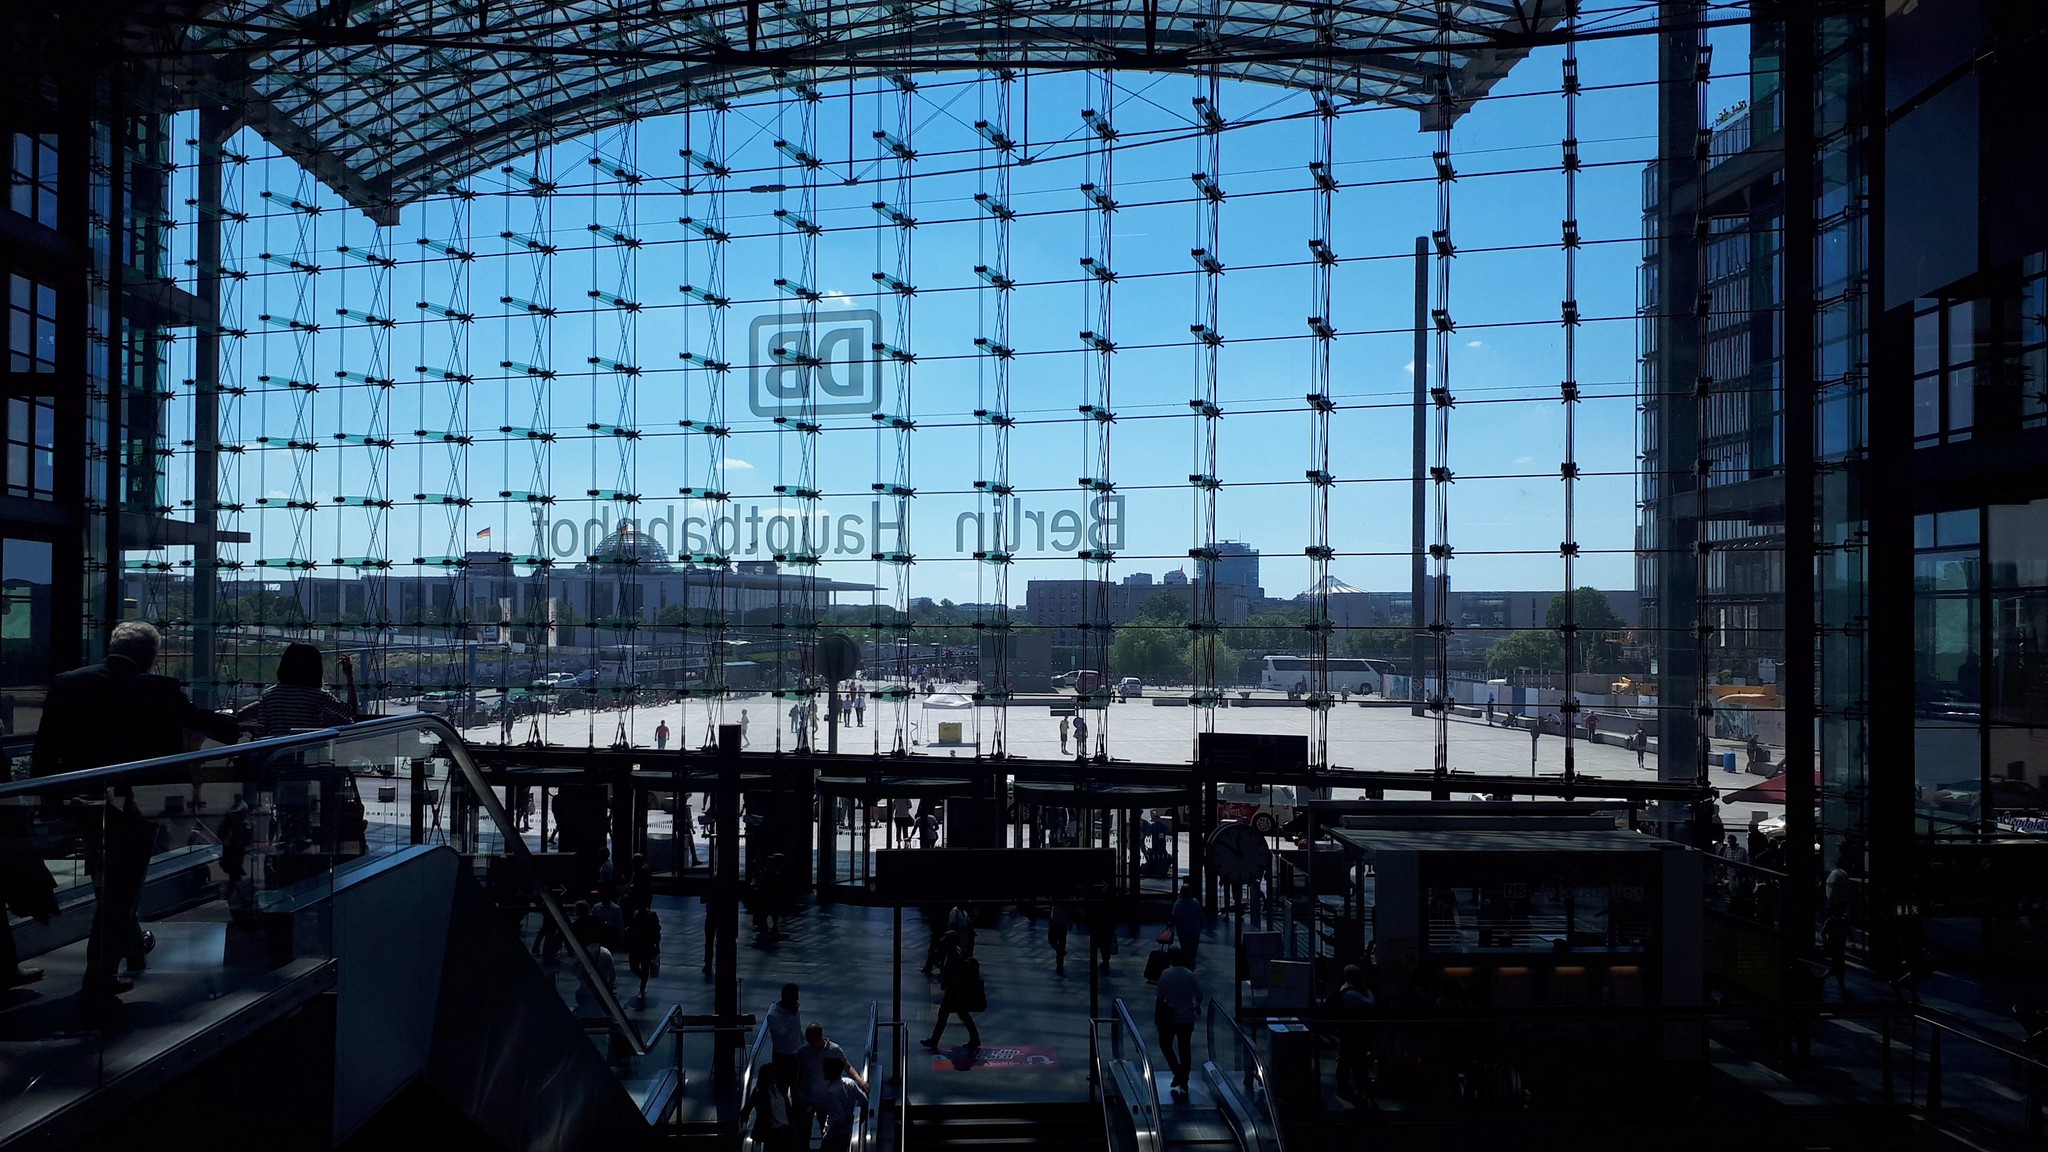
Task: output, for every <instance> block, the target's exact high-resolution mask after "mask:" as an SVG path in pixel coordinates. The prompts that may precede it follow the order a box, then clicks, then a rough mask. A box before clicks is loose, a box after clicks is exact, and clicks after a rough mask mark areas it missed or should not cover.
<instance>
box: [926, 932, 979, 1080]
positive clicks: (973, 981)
mask: <svg viewBox="0 0 2048 1152" xmlns="http://www.w3.org/2000/svg"><path fill="white" fill-rule="evenodd" d="M939 989H940V992H939V1018H938V1021H937V1022H936V1023H934V1024H933V1025H932V1034H931V1035H930V1036H927V1037H925V1039H924V1041H923V1043H924V1046H925V1047H927V1048H930V1049H932V1050H934V1051H937V1050H938V1047H939V1037H940V1036H942V1035H943V1034H944V1033H945V1031H946V1024H947V1022H948V1021H950V1020H951V1019H952V1018H953V1017H954V1016H956V1015H957V1016H959V1017H960V1020H961V1022H962V1023H964V1024H966V1025H967V1047H968V1048H969V1050H972V1049H975V1048H979V1047H981V1028H980V1026H979V1025H977V1024H976V1023H975V1022H974V1013H976V1012H980V1011H984V1010H986V1009H987V1007H988V989H987V986H986V985H984V984H983V983H982V981H981V964H980V962H979V961H977V960H975V959H974V958H973V957H972V956H969V955H967V954H966V953H965V952H963V951H961V949H960V936H959V934H958V933H956V932H952V931H948V932H947V933H946V934H945V935H944V936H942V937H940V941H939Z"/></svg>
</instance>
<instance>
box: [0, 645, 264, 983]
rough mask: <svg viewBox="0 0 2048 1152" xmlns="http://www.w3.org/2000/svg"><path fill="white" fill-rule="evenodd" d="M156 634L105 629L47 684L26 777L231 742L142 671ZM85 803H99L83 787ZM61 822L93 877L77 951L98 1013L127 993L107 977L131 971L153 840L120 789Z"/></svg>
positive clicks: (138, 958)
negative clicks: (102, 655)
mask: <svg viewBox="0 0 2048 1152" xmlns="http://www.w3.org/2000/svg"><path fill="white" fill-rule="evenodd" d="M158 643H159V641H158V637H157V631H156V629H155V628H154V627H152V626H150V625H149V624H146V623H143V622H142V621H139V620H128V621H123V622H122V623H120V624H117V625H115V626H114V631H113V635H112V636H111V637H109V638H108V640H107V658H106V661H105V662H104V663H101V664H97V665H94V666H91V667H87V668H80V669H77V670H76V671H72V672H65V673H62V674H60V675H58V676H57V677H56V678H55V679H53V680H52V681H50V693H49V696H48V697H47V699H46V700H45V702H44V704H43V719H42V725H41V727H40V728H38V729H37V732H36V747H35V756H34V759H33V760H32V761H31V763H30V771H31V772H32V773H33V774H34V775H36V776H39V777H40V776H55V775H59V774H61V773H65V772H80V771H84V770H86V769H89V768H104V767H107V766H109V765H113V764H125V763H128V762H129V761H133V760H147V759H150V758H152V757H157V756H172V755H176V754H177V753H179V752H183V751H184V750H185V734H186V733H187V732H188V731H189V732H197V733H200V734H202V735H205V736H210V737H212V738H213V739H215V740H218V741H220V742H221V743H223V744H232V743H234V742H235V741H236V740H239V739H240V738H241V727H240V726H239V725H238V724H236V722H235V719H234V717H232V716H227V715H224V714H222V713H218V712H207V711H205V710H203V709H201V708H199V707H198V706H197V705H195V704H193V703H192V701H191V700H190V699H188V698H187V697H186V695H185V689H184V688H183V687H182V686H180V685H179V683H178V682H177V681H176V680H173V679H172V678H170V677H169V676H157V675H152V674H151V673H150V668H151V667H152V666H153V665H155V663H156V654H157V646H158ZM88 795H91V796H94V797H97V796H101V795H104V790H103V789H92V790H91V791H90V792H89V793H88ZM63 815H64V818H67V819H70V820H72V821H73V822H74V823H75V824H77V826H78V830H79V834H80V836H81V837H83V838H84V840H85V842H86V863H87V867H88V869H89V870H90V871H91V872H92V875H93V887H94V889H95V899H94V902H93V917H92V934H91V935H90V936H88V937H87V939H86V946H85V985H84V1000H85V1002H86V1004H87V1006H88V1007H94V1006H99V1005H104V1004H105V1003H107V1002H108V1001H110V1000H111V999H112V998H113V997H115V996H117V995H119V994H120V993H122V992H125V991H127V990H128V989H129V988H132V987H134V984H133V982H132V981H129V980H124V979H122V978H120V977H119V976H117V975H115V968H116V967H117V966H118V965H119V964H120V962H121V960H123V959H126V960H127V961H128V970H129V971H130V972H138V971H141V970H142V968H143V966H144V965H145V964H146V963H147V961H146V960H145V959H144V953H145V948H144V943H143V938H142V925H141V923H140V922H139V921H138V920H137V919H136V905H137V903H138V902H139V901H140V900H141V898H142V885H143V881H144V880H145V878H146V877H147V875H148V872H149V858H150V856H151V854H152V852H153V851H154V848H155V842H156V824H155V823H154V822H153V821H150V820H148V819H145V818H144V817H143V816H142V814H141V813H140V812H138V811H137V810H136V807H135V799H134V796H133V794H132V793H130V791H129V790H128V789H126V788H116V789H115V790H114V797H113V799H111V800H105V801H102V800H97V799H93V800H83V801H80V800H73V801H70V802H68V803H66V804H65V805H64V810H63Z"/></svg>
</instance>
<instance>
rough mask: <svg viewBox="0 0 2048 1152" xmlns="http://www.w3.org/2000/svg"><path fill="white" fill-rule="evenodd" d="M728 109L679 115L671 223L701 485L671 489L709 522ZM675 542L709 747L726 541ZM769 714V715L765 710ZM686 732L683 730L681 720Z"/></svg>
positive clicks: (723, 308)
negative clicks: (681, 175)
mask: <svg viewBox="0 0 2048 1152" xmlns="http://www.w3.org/2000/svg"><path fill="white" fill-rule="evenodd" d="M730 111H731V104H730V103H729V102H728V101H726V100H724V99H716V100H713V101H712V103H711V106H710V108H709V110H708V111H699V112H693V113H691V114H690V116H689V117H688V118H687V119H686V120H685V122H684V133H685V134H684V138H683V147H682V149H681V150H680V158H681V159H682V160H683V161H684V164H685V168H686V176H685V179H686V180H687V181H688V183H687V184H686V185H685V186H684V191H685V192H686V193H689V194H690V195H688V196H687V198H686V199H685V201H684V209H685V215H683V216H682V217H680V218H679V220H678V223H679V224H682V225H683V226H684V227H685V228H688V229H690V230H691V233H692V236H691V239H690V240H688V241H686V242H685V245H684V249H683V252H684V255H683V260H684V263H683V272H684V275H685V277H686V279H685V280H684V282H683V283H682V284H680V285H678V287H677V291H678V292H680V293H681V294H682V295H683V296H684V298H685V300H686V303H685V305H684V308H685V311H684V313H683V315H684V323H685V328H684V341H685V347H684V349H683V350H682V351H681V352H679V353H677V355H678V357H679V358H680V359H681V360H682V361H683V362H684V364H685V366H686V367H685V387H684V389H683V417H682V420H681V425H680V426H681V429H682V433H683V436H684V441H683V444H684V448H683V455H684V469H685V476H686V477H690V476H693V475H696V476H701V477H702V478H703V479H702V483H701V484H686V485H684V486H683V487H682V489H681V490H680V491H679V493H678V495H680V496H682V497H683V498H684V504H683V507H684V508H685V509H689V508H691V507H695V508H698V509H701V510H702V511H703V514H704V517H705V519H706V520H707V521H715V520H716V519H717V517H718V516H719V515H721V514H722V513H723V511H724V510H725V509H726V508H728V507H730V506H731V488H730V486H729V481H728V478H727V456H726V445H727V442H728V440H729V439H730V436H731V424H730V418H729V416H728V414H727V409H726V392H727V388H728V386H729V383H730V375H731V372H732V362H731V357H730V354H729V353H728V351H727V347H726V321H727V317H728V314H729V310H730V308H731V299H732V297H731V291H730V289H729V288H728V287H727V279H728V271H729V269H728V264H727V253H728V251H729V245H730V242H731V233H730V232H729V231H727V224H726V196H727V192H728V187H729V186H728V177H729V176H730V174H731V171H732V168H731V164H730V159H729V155H728V152H727V147H726V140H727V116H728V113H729V112H730ZM700 125H701V126H702V129H701V132H700V131H699V126H700ZM699 268H701V269H702V270H703V271H702V275H703V279H702V280H701V281H700V280H697V279H696V278H695V274H696V272H697V270H698V269H699ZM700 318H701V320H702V321H703V334H702V336H701V337H699V336H697V335H696V332H695V330H694V329H693V328H692V327H690V326H689V325H690V322H691V321H692V320H696V319H700ZM697 341H701V343H698V342H697ZM699 387H701V388H702V391H703V396H704V400H703V405H704V406H703V413H704V415H703V417H702V418H701V419H699V418H697V416H696V409H695V407H694V405H695V403H696V397H697V393H698V388H699ZM693 446H701V447H702V449H703V463H702V464H701V465H700V466H699V467H700V469H701V470H700V471H694V472H693V471H692V469H691V467H690V463H689V459H688V457H689V455H690V449H691V448H692V447H693ZM683 543H684V550H683V553H682V561H683V565H684V570H685V574H686V575H685V579H684V584H683V587H684V590H685V591H684V611H683V613H682V615H683V620H682V626H683V635H684V637H685V638H686V639H685V660H684V677H685V686H684V692H683V698H684V701H685V706H686V707H687V702H688V700H689V699H690V698H691V696H692V694H693V693H692V690H691V689H690V688H689V686H688V685H689V679H688V677H689V675H690V672H691V670H693V669H701V674H700V676H699V679H698V680H697V681H696V683H697V684H698V688H697V689H696V690H695V693H694V694H695V695H698V696H700V697H701V698H702V699H703V701H704V705H705V707H704V735H703V738H702V740H701V742H700V746H701V747H703V748H705V749H713V748H716V747H717V746H718V727H719V725H721V724H723V723H725V722H726V719H727V716H726V707H725V704H726V696H727V694H728V693H729V692H730V691H731V685H730V683H729V681H728V678H727V676H726V664H727V658H728V652H729V648H728V641H729V640H731V639H732V638H733V636H734V629H733V628H732V623H733V620H734V618H735V616H736V615H737V608H736V606H735V604H734V601H733V590H732V582H731V579H730V577H731V575H732V570H733V556H732V551H731V549H732V547H733V546H734V543H733V542H727V541H725V540H724V539H722V537H721V535H720V534H719V533H717V532H710V533H707V534H706V536H705V538H704V539H703V540H701V541H699V542H698V543H701V544H702V546H703V547H702V549H701V550H698V549H694V548H692V547H691V544H692V542H691V541H689V540H685V541H684V542H683ZM696 577H702V579H698V578H696ZM692 637H694V641H693V640H692V639H691V638H692ZM751 719H752V717H751V716H749V715H748V714H747V713H746V712H745V711H744V710H742V712H741V715H740V722H741V723H742V724H743V725H744V724H747V723H749V722H750V721H751ZM770 722H771V723H773V722H774V720H773V718H770ZM778 727H779V726H778ZM684 731H685V732H687V731H688V727H687V722H686V724H685V728H684ZM749 735H751V734H749Z"/></svg>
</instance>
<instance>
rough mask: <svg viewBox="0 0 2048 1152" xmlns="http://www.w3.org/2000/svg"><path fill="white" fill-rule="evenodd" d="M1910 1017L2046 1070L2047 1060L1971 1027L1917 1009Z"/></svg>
mask: <svg viewBox="0 0 2048 1152" xmlns="http://www.w3.org/2000/svg"><path fill="white" fill-rule="evenodd" d="M1912 1019H1914V1020H1917V1021H1919V1022H1920V1023H1922V1024H1926V1025H1928V1026H1929V1027H1932V1028H1934V1029H1936V1030H1938V1031H1941V1032H1947V1033H1949V1034H1950V1035H1952V1036H1960V1037H1962V1038H1963V1039H1965V1040H1968V1041H1970V1042H1971V1043H1972V1044H1976V1045H1978V1046H1979V1047H1983V1048H1989V1049H1990V1050H1991V1051H1993V1052H1996V1053H1998V1054H1999V1055H2001V1056H2004V1057H2006V1058H2008V1059H2012V1060H2017V1061H2019V1062H2020V1063H2022V1064H2031V1065H2033V1066H2034V1067H2035V1068H2038V1069H2040V1070H2041V1071H2043V1072H2048V1062H2044V1061H2042V1060H2041V1059H2040V1058H2039V1057H2035V1056H2029V1055H2027V1054H2026V1053H2024V1052H2020V1051H2017V1050H2015V1049H2012V1048H2007V1047H2006V1046H2005V1045H2003V1044H2000V1043H1997V1042H1995V1041H1993V1040H1991V1039H1989V1038H1987V1037H1985V1036H1984V1035H1982V1034H1980V1033H1978V1032H1976V1031H1973V1030H1971V1029H1968V1028H1958V1027H1957V1026H1955V1025H1954V1024H1950V1023H1947V1022H1946V1021H1943V1020H1938V1019H1936V1018H1935V1017H1933V1016H1931V1015H1929V1014H1928V1013H1926V1012H1924V1011H1920V1010H1917V1009H1916V1010H1915V1011H1914V1012H1913V1014H1912Z"/></svg>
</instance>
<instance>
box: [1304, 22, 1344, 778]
mask: <svg viewBox="0 0 2048 1152" xmlns="http://www.w3.org/2000/svg"><path fill="white" fill-rule="evenodd" d="M1321 18H1322V19H1325V20H1328V19H1333V18H1334V14H1333V13H1331V12H1328V11H1326V14H1325V15H1324V16H1322V17H1321ZM1311 100H1312V103H1313V104H1314V108H1315V114H1314V118H1313V120H1312V121H1311V124H1312V131H1313V132H1314V133H1315V145H1314V147H1315V153H1314V154H1315V159H1314V160H1312V161H1310V163H1309V179H1310V182H1311V183H1312V185H1313V186H1314V193H1313V196H1312V198H1311V201H1310V203H1311V204H1312V205H1313V213H1314V215H1313V217H1312V218H1311V221H1310V233H1309V253H1310V255H1311V256H1312V257H1313V262H1312V270H1311V271H1310V273H1309V276H1310V281H1309V283H1310V298H1309V307H1310V314H1309V318H1308V327H1309V336H1310V339H1311V341H1312V343H1311V345H1310V348H1311V351H1310V355H1309V391H1308V395H1307V397H1306V398H1305V399H1306V403H1307V406H1308V421H1309V426H1308V468H1307V469H1306V471H1305V473H1304V475H1305V477H1306V479H1307V481H1308V485H1307V487H1308V500H1309V511H1308V528H1309V541H1308V546H1307V547H1306V548H1305V549H1303V551H1304V553H1305V554H1306V555H1307V556H1308V569H1309V598H1310V602H1309V618H1308V621H1307V624H1306V627H1307V629H1308V657H1309V660H1308V676H1307V683H1306V684H1305V685H1303V686H1302V687H1303V688H1304V689H1305V691H1303V692H1302V706H1303V707H1305V708H1307V709H1308V732H1309V763H1310V764H1311V765H1312V766H1314V767H1318V768H1323V767H1328V766H1329V763H1330V706H1331V704H1332V703H1333V701H1334V696H1333V694H1332V693H1331V691H1330V557H1331V556H1332V555H1333V554H1334V552H1335V548H1334V546H1333V545H1332V544H1331V542H1330V489H1331V487H1332V486H1333V485H1334V484H1335V482H1336V476H1335V475H1334V474H1333V473H1332V472H1331V470H1330V415H1331V413H1332V412H1333V411H1335V409H1336V402H1335V401H1334V400H1332V399H1331V396H1332V394H1333V393H1334V392H1335V391H1336V387H1335V384H1334V382H1333V380H1332V378H1331V375H1330V356H1331V351H1332V348H1331V346H1332V345H1333V344H1334V343H1335V342H1336V339H1337V327H1336V320H1335V313H1334V311H1333V310H1332V305H1333V303H1334V299H1333V292H1334V284H1333V282H1334V280H1335V278H1336V270H1337V256H1336V253H1335V251H1334V249H1333V246H1334V245H1335V243H1336V214H1337V176H1336V148H1337V143H1336V141H1337V104H1336V101H1335V100H1334V99H1333V98H1332V97H1331V95H1330V93H1329V92H1327V91H1323V90H1320V89H1319V90H1317V91H1316V92H1314V93H1312V94H1311Z"/></svg>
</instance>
